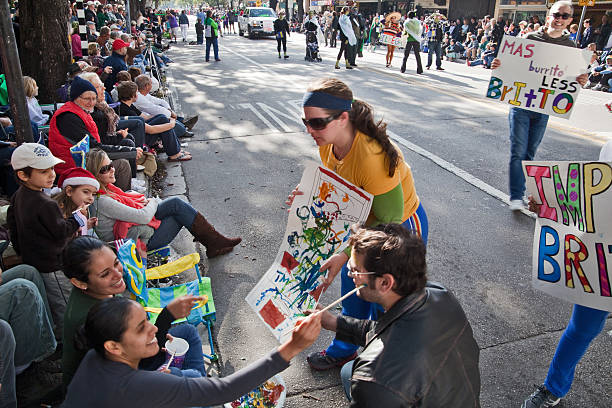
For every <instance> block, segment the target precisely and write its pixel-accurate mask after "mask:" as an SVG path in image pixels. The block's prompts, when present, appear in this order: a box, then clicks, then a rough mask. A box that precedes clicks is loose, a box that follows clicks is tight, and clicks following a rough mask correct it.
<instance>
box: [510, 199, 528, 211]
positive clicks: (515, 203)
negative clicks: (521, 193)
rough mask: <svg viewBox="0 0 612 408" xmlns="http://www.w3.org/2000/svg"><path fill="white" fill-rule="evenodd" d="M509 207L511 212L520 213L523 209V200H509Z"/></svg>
mask: <svg viewBox="0 0 612 408" xmlns="http://www.w3.org/2000/svg"><path fill="white" fill-rule="evenodd" d="M509 207H510V209H511V210H512V211H520V210H522V209H523V208H525V204H523V200H510V206H509Z"/></svg>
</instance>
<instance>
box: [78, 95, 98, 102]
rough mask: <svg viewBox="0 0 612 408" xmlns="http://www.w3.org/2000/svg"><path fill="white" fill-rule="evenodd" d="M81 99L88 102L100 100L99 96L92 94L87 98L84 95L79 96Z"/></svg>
mask: <svg viewBox="0 0 612 408" xmlns="http://www.w3.org/2000/svg"><path fill="white" fill-rule="evenodd" d="M79 99H82V100H84V101H87V102H96V101H97V100H98V97H97V96H90V97H88V98H85V97H83V96H79Z"/></svg>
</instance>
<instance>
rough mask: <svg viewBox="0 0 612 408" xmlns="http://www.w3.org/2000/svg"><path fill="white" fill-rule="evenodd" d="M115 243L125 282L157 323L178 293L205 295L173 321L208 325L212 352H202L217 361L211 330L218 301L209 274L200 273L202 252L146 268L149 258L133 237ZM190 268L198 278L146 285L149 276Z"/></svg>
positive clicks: (163, 274)
mask: <svg viewBox="0 0 612 408" xmlns="http://www.w3.org/2000/svg"><path fill="white" fill-rule="evenodd" d="M115 246H116V248H117V257H118V258H119V262H121V264H122V266H123V278H124V279H125V282H126V286H127V288H128V290H129V291H130V293H131V294H132V296H133V298H134V299H135V300H137V301H138V302H139V303H140V304H141V305H142V306H143V307H144V309H145V311H146V312H147V314H148V316H149V320H150V321H151V322H152V323H155V320H157V316H158V315H159V313H161V311H162V309H163V308H164V307H165V306H166V305H168V303H170V302H171V301H172V300H174V299H175V298H176V297H179V296H183V295H194V296H205V297H206V299H205V301H204V302H201V303H199V304H197V305H196V306H195V307H194V308H193V309H192V310H191V313H190V314H189V316H187V318H185V319H179V320H176V321H174V322H173V324H174V323H181V322H185V321H186V322H188V323H190V324H193V325H194V326H197V325H199V324H200V323H203V324H204V325H206V329H207V331H208V342H209V344H210V355H208V354H205V353H202V355H203V356H204V357H206V358H207V359H209V360H210V361H211V362H213V361H217V359H218V356H217V354H216V353H215V348H214V345H213V339H212V333H211V327H212V324H213V322H214V321H215V320H216V310H215V303H214V301H213V296H212V290H211V286H210V278H208V277H202V276H201V274H200V268H199V267H198V263H199V262H200V255H199V254H198V253H197V252H196V253H193V254H189V255H186V256H184V257H182V258H179V259H177V260H176V261H173V262H169V263H167V264H164V265H160V266H157V267H155V268H151V269H146V262H143V259H142V258H141V257H140V255H139V254H138V251H137V250H136V244H135V243H134V241H133V240H131V239H130V240H127V241H122V240H119V241H115ZM191 268H195V271H196V274H197V278H198V279H197V280H194V281H191V282H187V283H183V284H180V285H175V286H169V287H165V288H155V287H148V286H147V281H149V280H152V279H162V278H167V277H169V276H173V275H178V274H179V273H181V272H183V271H186V270H188V269H191Z"/></svg>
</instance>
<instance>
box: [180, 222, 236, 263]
mask: <svg viewBox="0 0 612 408" xmlns="http://www.w3.org/2000/svg"><path fill="white" fill-rule="evenodd" d="M189 232H191V235H193V237H194V241H198V242H200V243H201V244H202V245H204V246H205V247H206V256H207V257H208V258H214V257H215V256H219V255H223V254H227V253H228V252H230V251H231V250H232V249H234V247H235V246H236V245H238V244H239V243H240V242H241V241H242V238H227V237H224V236H223V235H222V234H220V233H219V232H218V231H217V230H216V229H215V227H213V226H212V225H210V223H209V222H208V221H207V220H206V218H204V216H203V215H202V214H200V213H197V214H196V217H195V219H194V220H193V224H191V228H189Z"/></svg>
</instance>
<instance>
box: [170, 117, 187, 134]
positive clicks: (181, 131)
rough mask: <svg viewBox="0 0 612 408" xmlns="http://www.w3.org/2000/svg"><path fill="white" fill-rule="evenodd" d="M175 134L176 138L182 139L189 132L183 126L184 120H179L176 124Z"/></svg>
mask: <svg viewBox="0 0 612 408" xmlns="http://www.w3.org/2000/svg"><path fill="white" fill-rule="evenodd" d="M174 123H175V125H174V129H173V130H174V134H175V135H176V137H181V136H183V135H184V134H185V132H187V128H186V127H185V125H183V118H177V119H176V122H174Z"/></svg>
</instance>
